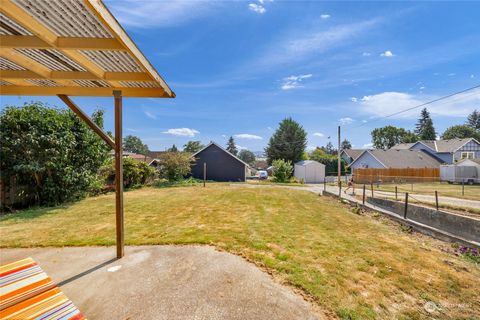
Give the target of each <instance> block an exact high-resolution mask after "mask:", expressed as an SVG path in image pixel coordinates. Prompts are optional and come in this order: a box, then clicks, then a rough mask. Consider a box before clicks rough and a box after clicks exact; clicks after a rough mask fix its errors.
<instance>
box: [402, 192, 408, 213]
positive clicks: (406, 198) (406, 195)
mask: <svg viewBox="0 0 480 320" xmlns="http://www.w3.org/2000/svg"><path fill="white" fill-rule="evenodd" d="M407 210H408V192H406V193H405V211H404V212H403V219H407Z"/></svg>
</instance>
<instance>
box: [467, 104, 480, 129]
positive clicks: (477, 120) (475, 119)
mask: <svg viewBox="0 0 480 320" xmlns="http://www.w3.org/2000/svg"><path fill="white" fill-rule="evenodd" d="M467 125H468V126H469V127H471V128H473V129H475V130H477V131H479V130H480V112H479V111H477V110H476V109H475V110H473V112H472V113H470V114H469V115H468V118H467Z"/></svg>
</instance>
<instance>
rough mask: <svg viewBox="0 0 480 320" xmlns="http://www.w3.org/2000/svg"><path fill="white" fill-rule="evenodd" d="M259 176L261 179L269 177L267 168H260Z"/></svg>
mask: <svg viewBox="0 0 480 320" xmlns="http://www.w3.org/2000/svg"><path fill="white" fill-rule="evenodd" d="M257 177H258V179H260V180H265V179H268V172H267V171H266V170H258V171H257Z"/></svg>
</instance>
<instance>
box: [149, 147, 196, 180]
mask: <svg viewBox="0 0 480 320" xmlns="http://www.w3.org/2000/svg"><path fill="white" fill-rule="evenodd" d="M158 160H159V161H158V169H159V172H160V177H162V178H164V179H167V180H168V181H177V180H181V179H183V177H185V176H186V175H188V174H189V173H190V171H191V170H192V168H191V166H192V163H194V162H195V160H194V159H193V157H192V155H191V154H189V153H185V152H165V153H164V154H162V155H161V156H160V158H159V159H158Z"/></svg>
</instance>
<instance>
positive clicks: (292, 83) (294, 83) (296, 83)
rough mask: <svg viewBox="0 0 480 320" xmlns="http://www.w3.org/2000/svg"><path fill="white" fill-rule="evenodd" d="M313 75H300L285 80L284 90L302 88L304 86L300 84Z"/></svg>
mask: <svg viewBox="0 0 480 320" xmlns="http://www.w3.org/2000/svg"><path fill="white" fill-rule="evenodd" d="M311 77H312V74H311V73H309V74H300V75H298V76H293V75H292V76H289V77H286V78H283V83H282V87H281V88H282V90H290V89H295V88H301V87H302V86H301V85H300V82H302V81H303V80H304V79H308V78H311Z"/></svg>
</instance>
